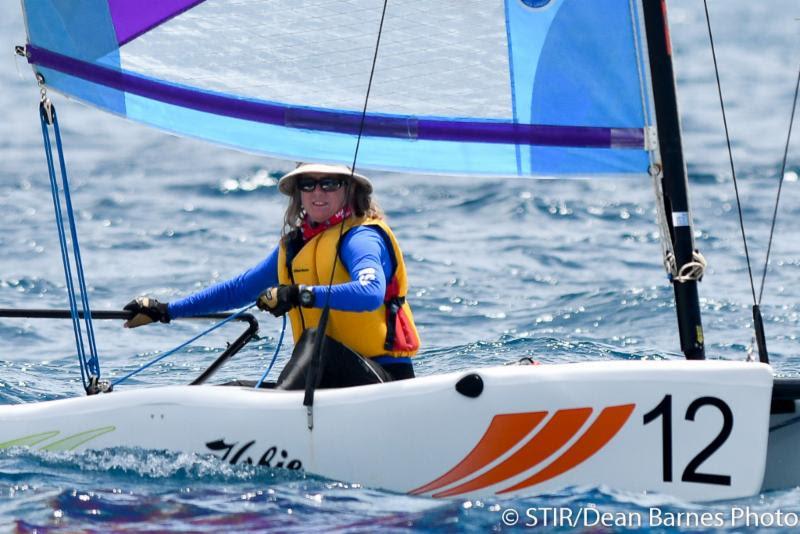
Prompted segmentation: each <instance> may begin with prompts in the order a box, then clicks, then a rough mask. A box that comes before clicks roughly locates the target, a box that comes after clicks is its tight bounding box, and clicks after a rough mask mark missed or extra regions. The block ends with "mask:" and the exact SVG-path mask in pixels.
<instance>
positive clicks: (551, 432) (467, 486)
mask: <svg viewBox="0 0 800 534" xmlns="http://www.w3.org/2000/svg"><path fill="white" fill-rule="evenodd" d="M634 408H635V405H634V404H623V405H620V406H609V407H607V408H604V409H603V411H601V412H600V415H598V416H597V418H596V419H595V420H594V421H593V422H592V423H591V424H590V425H589V427H588V428H587V429H586V430H585V431H584V432H583V433H582V434H580V435H578V432H579V431H580V429H581V428H582V427H583V425H584V423H586V422H587V421H588V420H589V417H590V416H591V415H592V409H591V408H574V409H568V410H558V411H557V412H555V413H554V414H553V416H552V417H550V419H549V420H547V422H546V423H544V425H543V426H542V427H541V428H540V429H539V430H538V431H537V432H536V433H535V434H533V435H532V436H531V437H530V438H529V439H528V440H527V441H525V442H524V443H523V444H522V446H521V447H519V448H518V449H517V450H516V451H515V452H513V453H512V454H511V455H510V456H508V457H507V458H505V459H504V460H503V461H501V462H500V463H498V464H496V465H494V466H493V467H491V468H490V469H488V470H486V471H484V472H483V473H481V474H480V475H478V476H476V477H472V475H474V474H475V473H476V472H478V471H480V470H481V469H483V468H485V467H487V466H488V465H490V464H491V463H492V462H494V461H496V460H498V459H499V458H500V457H501V456H503V455H504V454H506V453H508V452H509V451H511V450H512V449H513V448H514V446H516V445H519V444H520V443H522V442H523V440H524V439H525V437H526V436H527V435H528V434H529V433H530V432H531V431H533V430H534V429H535V428H536V427H537V426H539V424H540V423H542V421H544V420H545V418H546V417H547V414H548V412H527V413H516V414H500V415H496V416H495V417H494V418H493V419H492V422H491V423H490V424H489V428H487V429H486V432H485V433H484V434H483V436H482V437H481V439H480V440H479V441H478V444H477V445H475V447H474V448H473V449H472V451H470V452H469V453H468V454H467V456H465V457H464V459H463V460H461V461H460V462H459V463H458V464H457V465H456V466H455V467H453V468H452V469H451V470H450V471H448V472H446V473H445V474H444V475H442V476H440V477H439V478H437V479H436V480H433V481H432V482H429V483H428V484H425V485H424V486H420V487H419V488H416V489H414V490H412V491H411V492H410V493H412V494H420V493H430V492H436V493H433V496H434V497H452V496H455V495H461V494H464V493H468V492H472V491H477V490H481V489H483V488H486V487H489V486H493V485H495V484H500V483H502V482H503V481H506V480H508V479H510V478H512V477H515V476H517V475H520V474H522V473H524V472H525V471H528V470H529V469H531V468H533V467H535V466H536V465H538V464H539V463H541V462H543V461H544V460H546V459H547V458H549V457H550V456H551V455H552V454H554V453H555V452H556V451H558V450H559V449H561V448H562V447H563V446H565V445H566V444H567V443H568V442H569V441H570V440H571V439H572V438H573V437H575V436H578V437H577V439H575V441H574V442H573V443H572V445H571V446H570V447H569V448H568V449H567V450H566V451H564V452H563V453H561V455H559V456H558V457H556V458H555V459H554V460H553V461H551V462H550V463H549V464H547V465H546V466H544V467H543V468H542V469H539V470H538V471H536V472H534V473H533V474H532V475H531V476H529V477H527V478H525V479H524V480H522V481H520V482H517V483H516V484H514V485H512V486H508V487H505V488H501V489H499V490H498V491H497V492H496V493H497V494H503V493H510V492H514V491H518V490H521V489H523V488H528V487H530V486H533V485H535V484H539V483H541V482H544V481H546V480H550V479H552V478H555V477H557V476H559V475H561V474H563V473H566V472H567V471H569V470H570V469H572V468H574V467H576V466H577V465H578V464H580V463H582V462H584V461H586V460H588V459H589V458H591V457H592V456H593V455H594V454H595V453H597V452H598V451H599V450H600V449H602V448H603V447H604V446H605V445H606V444H607V443H608V442H609V441H611V439H612V438H613V437H614V436H615V435H616V434H617V433H618V432H619V431H620V429H621V428H622V427H623V425H624V424H625V422H626V421H627V420H628V418H629V417H630V415H631V413H633V409H634ZM470 477H472V478H470ZM456 483H458V484H456ZM453 484H455V485H453ZM448 486H451V487H449V488H448ZM445 488H447V489H445ZM437 490H442V491H438V492H437Z"/></svg>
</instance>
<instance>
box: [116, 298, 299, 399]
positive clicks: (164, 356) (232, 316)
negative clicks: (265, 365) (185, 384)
mask: <svg viewBox="0 0 800 534" xmlns="http://www.w3.org/2000/svg"><path fill="white" fill-rule="evenodd" d="M253 306H255V304H251V305H249V306H246V307H244V308H242V309H241V310H239V311H237V312H235V313H233V314H232V315H231V316H230V317H228V318H226V319H223V320H222V321H220V322H218V323H217V324H215V325H213V326H211V327H210V328H207V329H205V330H203V331H202V332H200V333H199V334H197V335H196V336H194V337H192V338H191V339H188V340H186V341H184V342H183V343H181V344H180V345H178V346H177V347H175V348H173V349H170V350H168V351H166V352H162V353H161V354H159V355H158V356H156V357H155V358H154V359H152V360H150V361H149V362H147V363H146V364H144V365H142V366H141V367H139V368H138V369H136V370H135V371H131V372H130V373H128V374H127V375H125V376H123V377H122V378H118V379H117V380H115V381H114V382H112V383H111V387H112V388H113V387H116V386H117V385H118V384H121V383H123V382H125V381H126V380H127V379H129V378H130V377H132V376H133V375H136V374H139V373H141V372H142V371H144V370H145V369H147V368H148V367H150V366H152V365H154V364H156V363H158V362H160V361H161V360H163V359H164V358H166V357H167V356H172V355H173V354H175V353H176V352H178V351H179V350H181V349H182V348H184V347H186V346H188V345H191V344H192V343H194V342H195V341H197V340H198V339H200V338H201V337H203V336H205V335H206V334H209V333H211V332H213V331H214V330H216V329H217V328H219V327H221V326H223V325H224V324H226V323H228V322H230V321H233V320H234V319H236V318H237V317H239V316H240V315H241V314H243V313H244V312H246V311H247V310H249V309H250V308H252V307H253ZM284 326H285V322H284Z"/></svg>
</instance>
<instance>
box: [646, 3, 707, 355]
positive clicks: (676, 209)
mask: <svg viewBox="0 0 800 534" xmlns="http://www.w3.org/2000/svg"><path fill="white" fill-rule="evenodd" d="M642 6H643V13H644V23H645V33H646V34H647V49H648V55H649V59H650V77H651V80H652V86H653V98H654V107H655V113H656V123H657V130H658V143H659V147H660V152H661V184H660V185H661V189H662V191H663V199H664V205H663V210H664V214H665V215H666V217H665V219H666V223H667V225H668V227H669V237H670V241H671V245H672V252H673V254H674V256H675V266H676V270H675V273H673V277H672V287H673V289H674V291H675V308H676V311H677V314H678V331H679V333H680V339H681V350H682V351H683V353H684V354H685V355H686V358H687V359H689V360H702V359H705V349H704V344H703V325H702V323H701V320H700V303H699V299H698V294H697V280H695V279H689V280H678V279H677V278H678V277H676V276H674V275H675V274H676V273H679V272H681V268H682V267H683V266H684V265H686V264H687V263H690V262H692V261H693V259H694V239H693V237H692V226H691V222H692V219H691V216H690V213H689V198H688V193H687V190H688V184H687V182H688V180H687V176H686V163H685V162H684V159H683V147H682V145H681V128H680V119H679V116H678V102H677V94H676V89H675V75H674V72H673V69H672V45H671V43H670V38H669V29H668V26H667V5H666V0H642Z"/></svg>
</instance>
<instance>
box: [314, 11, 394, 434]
mask: <svg viewBox="0 0 800 534" xmlns="http://www.w3.org/2000/svg"><path fill="white" fill-rule="evenodd" d="M388 3H389V0H384V1H383V9H382V11H381V21H380V24H379V25H378V38H377V39H376V41H375V52H374V53H373V55H372V67H371V69H370V72H369V81H368V82H367V92H366V94H365V95H364V108H363V109H362V110H361V121H360V123H359V125H358V137H357V138H356V148H355V150H354V151H353V164H352V165H351V166H350V180H349V181H348V185H347V188H346V190H345V195H346V197H345V198H349V197H350V187H351V185H352V183H353V175H354V174H355V172H356V162H357V161H358V150H359V148H360V147H361V137H362V136H363V134H364V124H365V123H366V119H367V106H368V104H369V93H370V91H371V89H372V79H373V77H374V76H375V65H376V64H377V62H378V49H379V48H380V44H381V35H383V22H384V20H385V19H386V6H387V5H388ZM340 224H341V226H340V227H339V238H338V241H337V247H336V256H337V257H338V256H339V247H340V246H341V244H342V236H343V235H344V221H342V222H341V223H340ZM335 273H336V262H335V261H334V262H333V267H332V268H331V276H330V279H329V280H328V292H327V295H326V296H325V306H324V307H323V309H322V314H321V315H320V318H319V323H318V328H317V334H318V335H317V338H316V339H315V340H314V356H313V358H312V363H311V367H310V368H309V374H308V375H307V377H306V391H305V396H304V398H303V406H305V407H306V411H307V418H308V428H309V430H311V429H313V428H314V417H313V406H314V389H315V388H316V379H317V373H318V372H319V364H320V360H321V358H322V349H323V347H324V345H325V330H326V328H327V326H328V316H329V313H330V308H331V288H332V287H333V278H334V274H335Z"/></svg>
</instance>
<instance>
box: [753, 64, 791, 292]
mask: <svg viewBox="0 0 800 534" xmlns="http://www.w3.org/2000/svg"><path fill="white" fill-rule="evenodd" d="M798 89H800V67H798V69H797V83H795V85H794V103H793V104H792V114H791V116H790V118H789V131H788V132H787V134H786V146H785V147H784V149H783V162H782V163H781V174H780V178H779V181H778V194H777V195H776V196H775V209H774V210H773V212H772V226H771V227H770V229H769V243H768V245H767V257H766V259H765V260H764V271H763V273H761V288H760V289H759V291H758V304H759V305H760V304H761V297H762V296H763V294H764V284H765V283H766V279H767V266H768V265H769V254H770V251H771V250H772V236H773V234H774V233H775V221H777V219H778V204H779V203H780V201H781V190H782V189H783V179H784V176H785V175H786V159H787V158H788V157H789V141H790V140H791V139H792V128H793V126H794V112H795V110H796V109H797V93H798Z"/></svg>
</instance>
